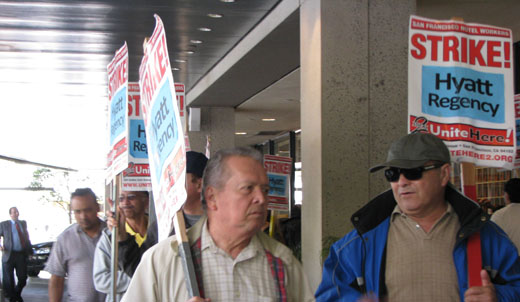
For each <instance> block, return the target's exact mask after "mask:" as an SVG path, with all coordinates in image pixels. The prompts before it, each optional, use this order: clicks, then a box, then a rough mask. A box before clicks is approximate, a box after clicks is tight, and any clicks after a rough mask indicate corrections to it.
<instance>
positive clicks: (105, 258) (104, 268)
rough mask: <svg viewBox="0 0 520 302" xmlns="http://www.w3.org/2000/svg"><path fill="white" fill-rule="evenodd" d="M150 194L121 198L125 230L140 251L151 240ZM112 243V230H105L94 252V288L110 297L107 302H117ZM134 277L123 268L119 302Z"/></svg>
mask: <svg viewBox="0 0 520 302" xmlns="http://www.w3.org/2000/svg"><path fill="white" fill-rule="evenodd" d="M148 195H149V194H148V192H146V191H123V192H121V194H120V195H119V209H120V211H121V213H122V214H123V215H124V217H125V224H124V226H122V227H121V229H123V230H124V231H125V234H126V236H127V237H129V238H131V240H133V241H134V242H135V244H136V246H137V247H140V246H142V245H143V243H144V242H145V241H146V240H147V238H146V231H147V229H148V215H147V214H146V211H147V209H148V198H149V197H148ZM111 253H112V241H111V230H109V229H108V228H105V229H104V230H103V232H102V234H101V238H100V239H99V241H98V243H97V245H96V250H95V252H94V268H93V270H94V271H93V274H94V286H95V287H96V290H97V291H99V292H102V293H105V294H107V297H106V301H107V302H109V301H110V302H113V301H114V299H113V298H112V296H111V294H112V286H111V285H112V283H111V280H112V273H111ZM130 278H131V277H130V276H128V274H126V273H125V272H124V270H123V268H122V267H121V266H119V271H118V275H117V279H116V280H117V286H116V289H117V296H116V300H115V302H119V301H120V300H121V297H122V295H123V294H124V293H125V291H126V288H127V287H128V284H130Z"/></svg>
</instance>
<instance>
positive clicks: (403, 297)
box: [385, 203, 460, 302]
mask: <svg viewBox="0 0 520 302" xmlns="http://www.w3.org/2000/svg"><path fill="white" fill-rule="evenodd" d="M459 228H460V222H459V219H458V216H457V215H456V214H455V212H454V211H453V207H452V206H451V204H449V203H448V208H447V210H446V212H445V213H444V215H442V216H441V218H439V220H437V221H436V222H435V224H434V225H433V227H432V228H431V230H430V231H429V232H428V233H426V232H425V231H424V230H423V229H422V228H421V226H420V225H419V224H418V223H417V222H415V221H414V220H413V219H412V218H410V217H408V216H407V215H406V214H404V213H402V211H401V210H400V209H399V207H398V206H396V208H395V209H394V211H393V213H392V216H391V220H390V228H389V231H388V242H387V252H386V272H385V283H386V286H387V289H388V298H389V299H388V300H389V301H390V302H392V301H399V302H408V301H410V302H412V301H413V302H422V301H424V302H429V301H446V302H449V301H457V302H458V301H459V300H460V297H459V290H458V289H459V287H458V280H457V271H456V269H455V264H454V262H453V249H454V247H455V241H456V237H457V230H458V229H459Z"/></svg>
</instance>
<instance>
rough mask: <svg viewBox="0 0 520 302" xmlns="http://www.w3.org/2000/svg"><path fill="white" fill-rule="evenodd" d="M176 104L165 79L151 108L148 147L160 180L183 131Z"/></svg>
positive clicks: (156, 175)
mask: <svg viewBox="0 0 520 302" xmlns="http://www.w3.org/2000/svg"><path fill="white" fill-rule="evenodd" d="M174 104H175V105H176V104H177V101H175V103H174V101H173V98H172V92H171V90H170V86H169V85H168V81H165V82H164V84H163V87H162V88H161V90H160V91H159V94H158V96H157V99H156V101H155V102H154V104H153V106H152V108H151V110H150V116H151V120H150V123H149V133H148V135H150V143H151V146H148V147H149V148H151V149H150V152H151V154H152V160H153V161H154V166H155V167H156V169H155V177H156V179H157V181H158V182H159V180H160V177H161V170H162V167H163V166H164V162H165V160H166V158H167V157H168V156H169V155H170V154H171V153H172V151H173V149H174V147H175V145H176V144H177V140H178V139H179V132H180V131H182V129H178V128H177V122H176V116H175V110H174V108H173V106H174Z"/></svg>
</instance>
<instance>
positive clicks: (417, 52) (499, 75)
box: [408, 16, 516, 169]
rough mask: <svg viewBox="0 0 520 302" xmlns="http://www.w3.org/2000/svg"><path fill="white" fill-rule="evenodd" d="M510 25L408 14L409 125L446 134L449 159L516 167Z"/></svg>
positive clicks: (437, 133) (436, 133)
mask: <svg viewBox="0 0 520 302" xmlns="http://www.w3.org/2000/svg"><path fill="white" fill-rule="evenodd" d="M512 55H513V53H512V32H511V30H509V29H506V28H500V27H495V26H490V25H482V24H475V23H464V22H461V21H453V20H448V21H439V20H431V19H426V18H422V17H417V16H411V17H410V27H409V53H408V114H409V118H408V131H410V132H413V131H427V132H430V133H432V134H434V135H436V136H437V137H439V138H441V139H442V140H444V142H445V143H446V145H447V146H448V148H449V150H450V152H451V158H452V161H455V162H470V163H474V164H476V165H479V166H488V167H500V168H506V169H512V168H513V163H514V159H515V154H516V137H515V116H514V110H513V100H514V96H513V93H514V88H513V58H512Z"/></svg>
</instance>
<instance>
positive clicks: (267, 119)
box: [262, 118, 276, 122]
mask: <svg viewBox="0 0 520 302" xmlns="http://www.w3.org/2000/svg"><path fill="white" fill-rule="evenodd" d="M274 121H276V119H275V118H263V119H262V122H274Z"/></svg>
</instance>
